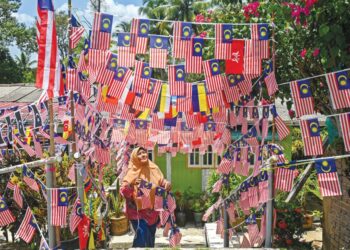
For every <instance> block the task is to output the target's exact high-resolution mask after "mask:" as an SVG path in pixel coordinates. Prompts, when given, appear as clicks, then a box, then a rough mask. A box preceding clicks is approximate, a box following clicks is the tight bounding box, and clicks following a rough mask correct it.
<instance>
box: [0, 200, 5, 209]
mask: <svg viewBox="0 0 350 250" xmlns="http://www.w3.org/2000/svg"><path fill="white" fill-rule="evenodd" d="M5 208H6V204H5V202H4V201H3V200H0V210H3V209H5Z"/></svg>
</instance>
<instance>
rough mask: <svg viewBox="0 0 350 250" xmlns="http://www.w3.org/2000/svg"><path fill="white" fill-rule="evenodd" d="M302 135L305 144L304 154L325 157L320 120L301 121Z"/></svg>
mask: <svg viewBox="0 0 350 250" xmlns="http://www.w3.org/2000/svg"><path fill="white" fill-rule="evenodd" d="M300 127H301V134H302V138H303V143H304V154H305V156H309V155H313V156H315V155H323V147H322V139H321V134H320V125H319V123H318V119H317V118H314V119H308V120H300Z"/></svg>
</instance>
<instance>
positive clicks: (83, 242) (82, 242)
mask: <svg viewBox="0 0 350 250" xmlns="http://www.w3.org/2000/svg"><path fill="white" fill-rule="evenodd" d="M78 235H79V247H80V249H81V250H84V249H86V248H87V245H88V240H89V235H90V219H89V217H87V216H86V215H85V214H84V215H83V219H82V220H81V222H80V223H79V225H78Z"/></svg>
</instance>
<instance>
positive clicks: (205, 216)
mask: <svg viewBox="0 0 350 250" xmlns="http://www.w3.org/2000/svg"><path fill="white" fill-rule="evenodd" d="M214 210H215V208H214V205H211V206H210V207H209V208H208V209H207V211H205V213H204V214H203V217H202V221H207V220H208V218H209V216H210V215H211V214H212V213H213V212H214Z"/></svg>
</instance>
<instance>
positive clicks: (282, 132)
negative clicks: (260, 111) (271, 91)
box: [270, 105, 290, 140]
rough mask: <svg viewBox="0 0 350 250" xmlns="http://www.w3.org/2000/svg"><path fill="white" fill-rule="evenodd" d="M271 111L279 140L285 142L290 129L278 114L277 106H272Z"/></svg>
mask: <svg viewBox="0 0 350 250" xmlns="http://www.w3.org/2000/svg"><path fill="white" fill-rule="evenodd" d="M270 109H271V114H272V115H273V117H274V118H275V125H276V129H277V134H278V138H279V140H283V139H284V138H286V137H287V136H288V135H289V133H290V129H289V127H288V126H287V125H286V124H285V122H284V121H283V120H282V118H281V117H280V116H279V115H278V114H277V110H276V106H275V105H272V106H271V107H270Z"/></svg>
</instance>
